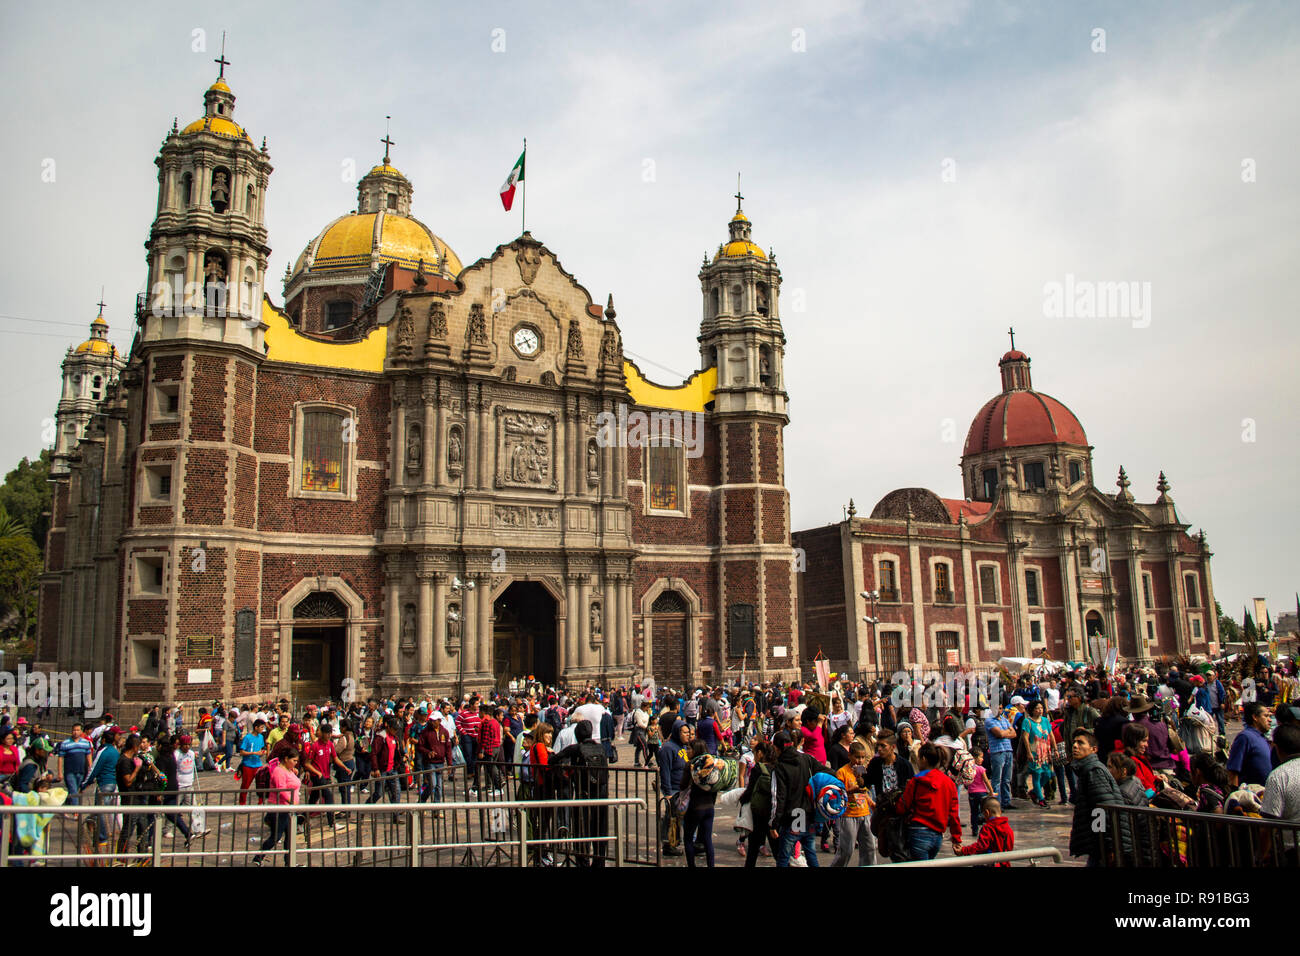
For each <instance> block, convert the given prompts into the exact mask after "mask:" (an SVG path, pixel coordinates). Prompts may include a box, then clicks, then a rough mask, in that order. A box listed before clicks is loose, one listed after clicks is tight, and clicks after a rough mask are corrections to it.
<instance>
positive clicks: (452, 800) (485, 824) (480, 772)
mask: <svg viewBox="0 0 1300 956" xmlns="http://www.w3.org/2000/svg"><path fill="white" fill-rule="evenodd" d="M516 769H517V768H515V767H514V766H513V765H512V764H508V763H504V762H491V763H488V762H481V763H478V764H476V765H475V766H474V768H473V769H472V770H470V769H467V768H466V767H465V766H463V765H462V766H452V767H443V768H430V769H426V770H420V771H411V772H403V773H392V774H383V775H380V776H377V777H370V776H367V777H361V778H355V779H351V780H343V781H337V780H330V781H329V782H322V783H316V784H308V785H305V786H304V787H303V788H302V789H301V796H300V802H299V804H298V806H299V807H300V808H301V809H300V810H299V811H298V812H299V813H300V815H301V820H302V830H303V839H304V840H305V841H306V842H307V843H308V844H309V845H317V844H320V843H322V842H324V843H328V845H329V846H330V847H331V848H332V852H334V853H335V854H336V856H335V857H334V858H332V860H331V862H332V863H333V864H335V865H339V864H343V865H373V864H375V863H378V862H383V861H380V860H378V859H377V858H376V857H375V855H374V854H363V855H361V856H358V857H357V858H356V859H355V860H349V859H347V858H346V854H347V853H349V852H351V853H353V855H354V856H355V855H356V854H357V853H360V851H361V850H362V849H365V848H367V847H370V846H374V845H380V844H383V843H384V842H386V839H387V837H390V836H391V834H388V833H387V831H389V830H391V829H392V828H393V826H394V824H396V823H397V822H398V821H397V820H395V819H394V818H393V817H391V816H389V817H383V816H367V817H365V818H363V819H354V818H352V817H350V816H349V809H348V808H349V807H351V806H353V805H357V804H364V805H371V806H375V805H379V806H408V805H410V806H415V805H421V804H423V805H428V806H435V807H436V806H445V805H453V806H465V805H467V804H468V803H470V802H473V803H474V804H475V805H482V806H486V807H492V808H499V807H501V806H503V805H505V804H507V803H526V804H528V805H529V807H530V808H532V809H531V810H530V814H529V819H530V821H531V825H532V826H533V828H534V829H535V830H539V831H540V832H542V833H543V834H553V835H554V837H555V839H553V840H551V841H550V842H551V843H553V844H554V845H553V846H552V847H550V848H549V849H548V850H545V851H541V852H539V853H538V856H539V858H542V857H545V856H550V857H551V858H552V859H554V860H556V861H558V862H559V863H560V864H561V865H579V866H580V865H589V864H591V863H592V862H593V861H594V860H596V859H603V858H604V856H605V855H606V851H607V848H606V847H605V846H604V845H603V843H602V840H603V837H604V834H605V833H607V831H608V827H609V820H608V818H607V814H606V813H604V812H596V811H593V810H592V809H591V807H590V805H588V807H587V808H586V809H574V808H575V806H576V805H577V804H578V803H580V802H582V803H586V802H587V801H588V800H589V799H590V798H611V799H621V800H632V801H634V802H633V803H632V804H628V806H631V807H632V809H631V810H629V811H627V812H626V818H625V820H624V821H623V823H624V827H623V829H622V831H621V834H622V842H621V847H620V850H621V853H622V856H623V859H624V860H625V861H626V862H627V863H629V864H635V865H642V866H658V865H659V863H660V840H659V833H660V819H661V816H662V812H663V808H662V801H661V800H660V799H659V777H658V774H657V772H656V771H653V770H648V769H644V768H635V767H610V768H608V769H595V768H583V767H575V766H571V765H553V766H552V768H551V769H549V770H548V771H547V772H546V776H547V778H548V779H547V787H546V788H545V789H544V790H539V788H537V787H523V788H521V787H520V783H521V781H520V780H519V779H518V777H517V776H516V773H515V771H516ZM494 770H495V771H496V773H497V774H499V775H500V776H499V778H497V779H494V778H493V771H494ZM209 780H211V777H210V776H209V775H207V774H204V775H202V776H201V777H200V781H201V782H204V781H209ZM498 783H499V784H500V787H499V790H498V788H497V786H496V785H497V784H498ZM530 790H531V792H530ZM284 793H286V791H283V790H278V789H273V788H261V787H257V786H255V785H254V786H251V787H249V788H248V789H247V790H240V789H238V788H231V787H222V788H211V787H205V788H202V789H197V788H196V789H190V790H181V791H167V792H158V791H153V792H144V793H142V792H132V793H128V794H118V793H100V792H95V793H94V794H93V795H92V794H91V793H89V792H87V791H83V792H82V793H81V795H80V799H81V801H82V806H109V807H110V810H111V811H112V813H113V816H111V817H109V818H108V819H107V820H105V821H104V822H103V823H102V824H101V823H96V822H95V821H90V822H91V823H92V824H94V826H93V832H92V831H91V830H87V829H85V822H86V821H83V820H78V821H75V822H73V821H70V819H69V818H67V817H59V818H58V819H57V820H55V821H54V822H53V823H52V824H51V825H50V827H49V828H48V830H47V832H46V844H47V846H48V847H49V852H52V853H56V854H58V853H65V852H69V848H75V849H76V852H79V853H82V854H88V853H95V852H97V851H98V850H99V848H100V847H101V846H102V847H116V846H119V845H121V843H122V842H123V841H130V840H132V839H134V840H136V841H137V842H138V841H139V840H140V839H141V838H142V834H141V833H139V832H126V831H127V830H129V827H128V826H126V824H127V822H128V821H126V820H124V819H119V818H118V817H117V813H118V811H117V807H118V805H119V803H120V801H121V800H123V799H125V800H127V801H130V802H132V803H134V804H137V805H139V804H146V805H147V806H148V807H151V808H153V809H154V810H155V812H157V813H159V814H162V815H163V821H164V823H165V824H166V825H167V826H166V829H165V830H160V831H158V832H159V833H161V834H162V840H163V841H164V842H169V843H170V845H171V846H172V849H173V850H175V849H177V848H178V847H179V846H180V844H182V843H183V842H185V841H186V839H187V832H195V831H205V834H204V836H203V837H202V838H201V839H202V842H203V845H204V846H205V847H206V846H215V847H217V848H218V850H219V851H220V852H221V853H222V854H223V855H224V856H227V857H230V856H232V854H233V855H235V856H237V855H238V854H240V853H242V852H243V849H244V848H245V847H246V846H247V844H248V843H249V842H258V840H259V839H260V838H259V837H258V832H257V828H256V827H255V826H254V825H253V821H252V820H251V818H247V819H242V818H225V817H222V816H221V815H220V814H217V816H216V817H212V819H215V820H216V821H217V822H216V824H213V823H211V822H210V819H209V818H210V815H211V814H212V813H213V812H214V811H220V810H221V809H223V808H226V807H233V806H236V805H239V804H241V803H246V804H248V805H250V806H252V807H254V808H260V809H262V811H263V812H265V811H266V810H267V809H268V806H267V805H268V803H269V802H276V801H278V799H283V794H284ZM541 795H545V796H548V797H554V798H555V799H557V800H560V801H562V802H564V804H565V806H566V807H567V808H568V809H565V810H561V811H558V812H541V810H539V809H537V808H538V806H539V803H538V801H537V800H536V799H534V797H535V796H541ZM162 800H168V801H174V802H170V803H166V804H163V803H161V801H162ZM68 809H70V810H74V811H75V810H76V809H77V807H75V806H69V807H68ZM178 820H181V821H184V826H181V825H179V824H178V822H177V821H178ZM472 822H473V827H472V829H474V830H475V832H478V833H480V834H484V835H485V836H484V838H483V839H482V840H481V841H480V842H478V843H476V844H475V847H479V848H480V850H479V852H477V862H476V863H475V864H474V865H490V863H491V862H492V861H493V860H494V859H496V858H498V857H499V856H500V853H499V852H497V851H495V850H491V849H489V848H490V847H495V846H499V845H500V844H504V843H507V842H508V841H509V840H511V839H512V836H511V833H512V830H513V823H511V824H510V826H506V827H503V826H502V817H501V815H500V814H499V813H497V814H494V813H493V812H492V811H490V810H482V811H479V812H477V814H476V815H475V817H474V819H473V821H472ZM138 829H139V828H138V827H137V830H138ZM463 836H464V834H463V833H459V834H457V837H458V839H459V838H460V837H463ZM597 837H599V838H600V839H596V838H597ZM149 839H151V840H152V839H153V837H152V835H150V836H149ZM449 839H450V838H449ZM191 842H192V841H191ZM452 842H453V843H455V842H456V841H455V840H453V841H452ZM460 842H461V845H464V843H463V840H461V841H460ZM473 857H475V854H474V853H470V854H468V855H467V857H466V859H465V860H463V861H462V862H463V863H465V864H466V865H469V864H470V862H471V858H473ZM182 865H185V864H182ZM309 865H311V864H310V861H309Z"/></svg>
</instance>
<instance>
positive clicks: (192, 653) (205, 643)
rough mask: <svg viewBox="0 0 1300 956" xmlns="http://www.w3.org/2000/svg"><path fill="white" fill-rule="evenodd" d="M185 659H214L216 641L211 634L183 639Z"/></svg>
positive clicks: (193, 635) (194, 635)
mask: <svg viewBox="0 0 1300 956" xmlns="http://www.w3.org/2000/svg"><path fill="white" fill-rule="evenodd" d="M185 656H186V657H216V656H217V639H216V638H215V637H213V636H212V635H211V634H191V635H190V636H189V637H187V638H185Z"/></svg>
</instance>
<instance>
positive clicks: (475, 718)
mask: <svg viewBox="0 0 1300 956" xmlns="http://www.w3.org/2000/svg"><path fill="white" fill-rule="evenodd" d="M482 722H483V718H482V717H480V716H479V714H478V711H476V710H462V711H458V712H457V713H456V735H457V736H459V737H462V738H464V737H469V738H471V739H472V740H474V741H475V742H477V741H478V730H479V725H480V724H481V723H482Z"/></svg>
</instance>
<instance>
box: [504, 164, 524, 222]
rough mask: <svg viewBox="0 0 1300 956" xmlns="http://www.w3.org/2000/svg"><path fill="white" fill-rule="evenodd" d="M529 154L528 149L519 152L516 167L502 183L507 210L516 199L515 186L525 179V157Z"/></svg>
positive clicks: (507, 210)
mask: <svg viewBox="0 0 1300 956" xmlns="http://www.w3.org/2000/svg"><path fill="white" fill-rule="evenodd" d="M527 154H528V150H527V149H525V150H524V151H523V152H522V153H520V154H519V158H518V159H517V160H515V165H514V168H513V169H511V170H510V175H509V176H507V177H506V181H505V182H504V183H502V184H501V205H502V206H504V207H505V209H506V212H509V211H510V206H511V205H512V204H513V203H514V201H515V186H516V185H517V184H519V183H521V182H523V181H524V157H525V156H526V155H527Z"/></svg>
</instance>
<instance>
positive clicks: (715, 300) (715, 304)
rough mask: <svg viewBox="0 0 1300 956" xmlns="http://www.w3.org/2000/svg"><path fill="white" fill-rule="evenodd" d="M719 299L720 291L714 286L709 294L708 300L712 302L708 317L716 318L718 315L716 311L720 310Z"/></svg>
mask: <svg viewBox="0 0 1300 956" xmlns="http://www.w3.org/2000/svg"><path fill="white" fill-rule="evenodd" d="M720 299H721V292H720V291H719V289H718V288H717V287H716V286H715V287H714V289H713V291H712V292H711V293H710V294H709V301H710V303H711V304H712V309H711V310H710V311H709V318H711V319H716V318H717V317H718V313H719V312H720V311H722V310H721V308H720V306H719V300H720Z"/></svg>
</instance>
